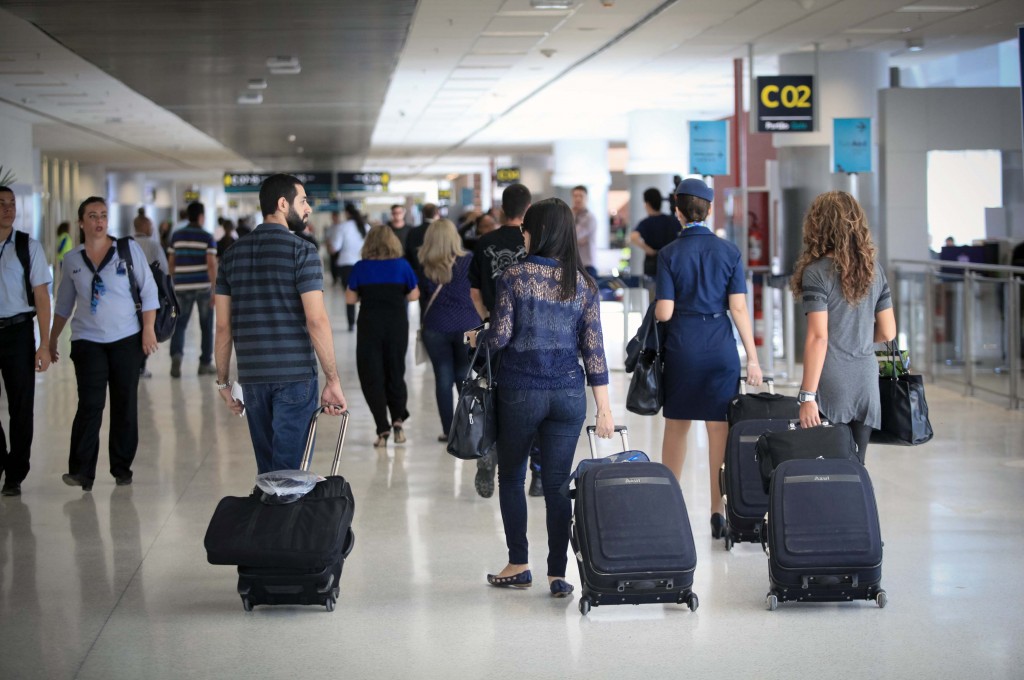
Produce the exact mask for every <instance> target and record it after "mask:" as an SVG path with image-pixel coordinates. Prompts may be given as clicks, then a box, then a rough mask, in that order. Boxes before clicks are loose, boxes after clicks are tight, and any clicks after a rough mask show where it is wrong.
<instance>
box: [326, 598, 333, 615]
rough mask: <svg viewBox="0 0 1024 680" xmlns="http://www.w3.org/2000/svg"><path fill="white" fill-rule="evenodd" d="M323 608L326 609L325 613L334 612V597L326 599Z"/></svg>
mask: <svg viewBox="0 0 1024 680" xmlns="http://www.w3.org/2000/svg"><path fill="white" fill-rule="evenodd" d="M324 606H325V607H327V611H329V612H333V611H334V596H333V595H332V596H331V597H328V598H327V601H326V602H324Z"/></svg>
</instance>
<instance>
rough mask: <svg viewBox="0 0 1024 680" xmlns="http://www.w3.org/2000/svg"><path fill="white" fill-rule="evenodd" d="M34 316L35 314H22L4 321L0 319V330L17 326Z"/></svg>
mask: <svg viewBox="0 0 1024 680" xmlns="http://www.w3.org/2000/svg"><path fill="white" fill-rule="evenodd" d="M35 315H36V313H35V312H23V313H21V314H15V315H14V316H9V317H7V318H6V319H0V328H10V327H11V326H17V325H18V324H19V323H25V322H26V321H31V320H32V317H34V316H35Z"/></svg>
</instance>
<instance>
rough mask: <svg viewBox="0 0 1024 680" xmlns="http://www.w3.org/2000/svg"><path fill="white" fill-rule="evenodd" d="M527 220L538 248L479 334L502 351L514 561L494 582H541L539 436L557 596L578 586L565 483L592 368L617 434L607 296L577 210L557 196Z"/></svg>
mask: <svg viewBox="0 0 1024 680" xmlns="http://www.w3.org/2000/svg"><path fill="white" fill-rule="evenodd" d="M523 229H524V232H525V236H526V241H527V252H528V253H530V254H529V255H528V256H527V258H526V259H525V260H524V261H522V262H519V263H518V264H514V265H512V266H511V267H509V268H508V269H506V270H505V273H504V274H503V275H502V277H501V279H500V281H499V282H498V294H497V302H496V307H495V309H494V311H493V312H492V314H491V328H490V329H488V330H486V331H483V332H482V334H481V335H480V338H479V339H480V341H481V342H487V343H488V344H489V346H490V348H491V349H492V350H498V349H501V350H503V352H502V358H501V367H500V368H499V369H498V375H497V378H496V380H497V384H498V386H499V387H498V400H499V402H500V403H499V406H498V445H497V446H498V499H499V501H500V505H501V517H502V521H503V523H504V525H505V542H506V544H507V546H508V564H507V565H506V566H505V568H504V569H502V570H501V571H500V572H498V573H497V574H488V576H487V581H488V583H490V584H491V585H493V586H499V587H512V588H526V587H529V586H530V585H531V584H532V582H533V578H532V575H531V573H530V564H529V554H528V547H529V546H528V542H527V540H526V493H525V491H524V488H523V487H524V483H525V481H526V467H527V461H528V458H529V455H530V444H531V442H532V441H533V438H534V436H535V435H536V436H539V439H540V457H541V461H540V463H541V478H542V480H543V484H544V501H545V505H546V508H547V532H548V559H547V575H548V587H549V588H550V590H551V595H552V596H553V597H567V596H568V595H570V594H571V593H572V591H573V587H572V585H570V584H569V583H567V582H566V581H565V567H566V562H567V560H566V552H567V550H568V546H569V525H570V520H571V516H572V506H571V504H570V502H569V499H568V498H565V497H564V496H562V495H561V494H560V493H559V492H558V490H559V488H560V487H561V485H562V482H563V481H565V479H566V478H567V477H568V476H569V474H570V472H571V468H572V461H573V457H574V455H575V453H576V443H577V441H578V440H579V436H580V430H581V428H582V427H583V422H584V420H585V419H586V414H587V396H586V392H585V391H584V374H585V375H586V379H587V382H589V383H590V386H591V389H592V391H593V393H594V400H595V401H596V402H597V435H598V436H599V437H604V438H609V437H611V436H612V431H613V429H614V423H613V421H612V412H611V407H610V405H609V402H608V363H607V361H606V359H605V354H604V339H603V336H602V333H601V308H600V297H599V296H598V293H597V285H596V284H595V283H594V280H593V279H592V278H590V276H589V275H587V274H586V272H585V271H584V269H583V265H582V264H581V263H580V255H579V250H578V249H577V246H576V220H575V218H574V217H573V214H572V210H570V209H569V206H568V205H566V204H565V203H564V202H563V201H560V200H559V199H557V198H550V199H547V200H544V201H540V202H539V203H534V204H533V205H532V206H531V207H530V209H529V210H527V211H526V216H525V217H524V218H523ZM581 357H582V360H583V365H582V366H581V365H580V358H581Z"/></svg>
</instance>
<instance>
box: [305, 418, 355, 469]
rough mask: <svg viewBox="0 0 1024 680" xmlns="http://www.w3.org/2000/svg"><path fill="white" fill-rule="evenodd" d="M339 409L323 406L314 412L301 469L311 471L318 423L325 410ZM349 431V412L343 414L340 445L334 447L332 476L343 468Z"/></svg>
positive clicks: (339, 437)
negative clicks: (310, 466)
mask: <svg viewBox="0 0 1024 680" xmlns="http://www.w3.org/2000/svg"><path fill="white" fill-rule="evenodd" d="M328 408H337V407H336V406H334V405H330V406H323V407H321V408H318V409H317V410H316V411H314V412H313V417H312V418H310V420H309V434H308V435H307V436H306V450H305V451H304V452H303V453H302V466H301V468H300V469H302V470H309V464H310V463H311V462H312V460H313V441H314V440H315V439H316V422H317V419H318V418H319V417H320V414H321V413H323V412H324V409H328ZM346 430H348V411H342V413H341V428H339V430H338V443H337V444H336V445H335V447H334V463H332V464H331V475H332V476H333V475H337V474H338V469H339V468H340V466H341V447H342V446H344V445H345V431H346Z"/></svg>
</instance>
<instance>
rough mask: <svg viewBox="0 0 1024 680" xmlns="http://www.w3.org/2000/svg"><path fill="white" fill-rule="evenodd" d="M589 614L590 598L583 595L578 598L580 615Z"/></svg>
mask: <svg viewBox="0 0 1024 680" xmlns="http://www.w3.org/2000/svg"><path fill="white" fill-rule="evenodd" d="M589 613H590V597H588V596H586V595H584V596H583V597H581V598H580V614H582V615H583V616H586V615H587V614H589Z"/></svg>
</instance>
